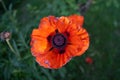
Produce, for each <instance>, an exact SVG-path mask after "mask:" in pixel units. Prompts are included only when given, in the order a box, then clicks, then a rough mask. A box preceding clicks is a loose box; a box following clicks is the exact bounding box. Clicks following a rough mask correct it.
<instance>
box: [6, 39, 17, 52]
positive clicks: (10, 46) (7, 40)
mask: <svg viewBox="0 0 120 80" xmlns="http://www.w3.org/2000/svg"><path fill="white" fill-rule="evenodd" d="M6 42H7V44H8V46H9V48H10V49H11V51H12V52H13V53H15V54H16V52H15V50H14V49H13V47H12V45H11V44H10V42H9V39H6Z"/></svg>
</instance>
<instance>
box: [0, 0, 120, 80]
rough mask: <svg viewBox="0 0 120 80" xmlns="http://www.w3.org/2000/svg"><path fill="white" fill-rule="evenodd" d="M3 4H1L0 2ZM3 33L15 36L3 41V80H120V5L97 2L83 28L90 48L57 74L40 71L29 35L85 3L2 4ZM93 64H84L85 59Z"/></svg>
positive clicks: (111, 0)
mask: <svg viewBox="0 0 120 80" xmlns="http://www.w3.org/2000/svg"><path fill="white" fill-rule="evenodd" d="M0 1H1V0H0ZM2 1H4V3H5V4H6V8H4V9H3V5H1V2H0V32H3V31H10V32H11V33H12V36H11V39H10V43H11V45H12V46H13V48H14V50H15V53H13V52H12V51H11V50H10V48H9V46H8V45H7V43H6V41H2V40H1V41H0V80H119V76H120V50H119V49H120V15H119V13H120V2H118V1H119V0H94V1H93V2H92V5H91V6H90V8H89V10H88V11H87V12H86V14H85V24H84V27H85V28H86V29H87V31H88V32H89V34H90V42H91V43H90V47H89V49H88V50H87V51H86V53H85V54H84V55H82V56H80V57H75V58H73V59H72V60H71V61H70V62H69V63H68V64H67V65H65V66H64V67H62V68H61V69H58V70H49V69H45V68H43V67H40V66H39V65H38V64H37V63H36V62H35V59H34V57H33V56H32V55H31V52H30V45H29V43H30V34H31V31H32V29H34V28H37V27H38V24H39V21H40V19H41V18H42V17H44V16H48V15H55V16H61V15H71V14H76V13H79V12H78V8H79V7H78V4H79V3H81V2H85V1H84V0H22V1H21V0H11V2H8V1H9V0H8V1H7V0H2ZM88 56H89V57H91V58H92V59H93V64H87V63H86V62H85V58H86V57H88Z"/></svg>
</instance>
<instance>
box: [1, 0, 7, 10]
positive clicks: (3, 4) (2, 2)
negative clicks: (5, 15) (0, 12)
mask: <svg viewBox="0 0 120 80" xmlns="http://www.w3.org/2000/svg"><path fill="white" fill-rule="evenodd" d="M0 2H1V4H2V6H3V8H4V10H5V11H7V8H6V6H5V3H4V1H3V0H0Z"/></svg>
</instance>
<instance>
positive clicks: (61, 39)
mask: <svg viewBox="0 0 120 80" xmlns="http://www.w3.org/2000/svg"><path fill="white" fill-rule="evenodd" d="M66 43H67V40H66V37H65V36H64V35H63V34H61V33H56V34H55V35H54V36H53V38H52V46H53V47H55V48H64V47H65V45H66Z"/></svg>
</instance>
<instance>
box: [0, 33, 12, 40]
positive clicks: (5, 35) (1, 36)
mask: <svg viewBox="0 0 120 80" xmlns="http://www.w3.org/2000/svg"><path fill="white" fill-rule="evenodd" d="M10 37H11V33H10V32H1V33H0V39H1V40H6V39H8V40H9V39H10Z"/></svg>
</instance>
